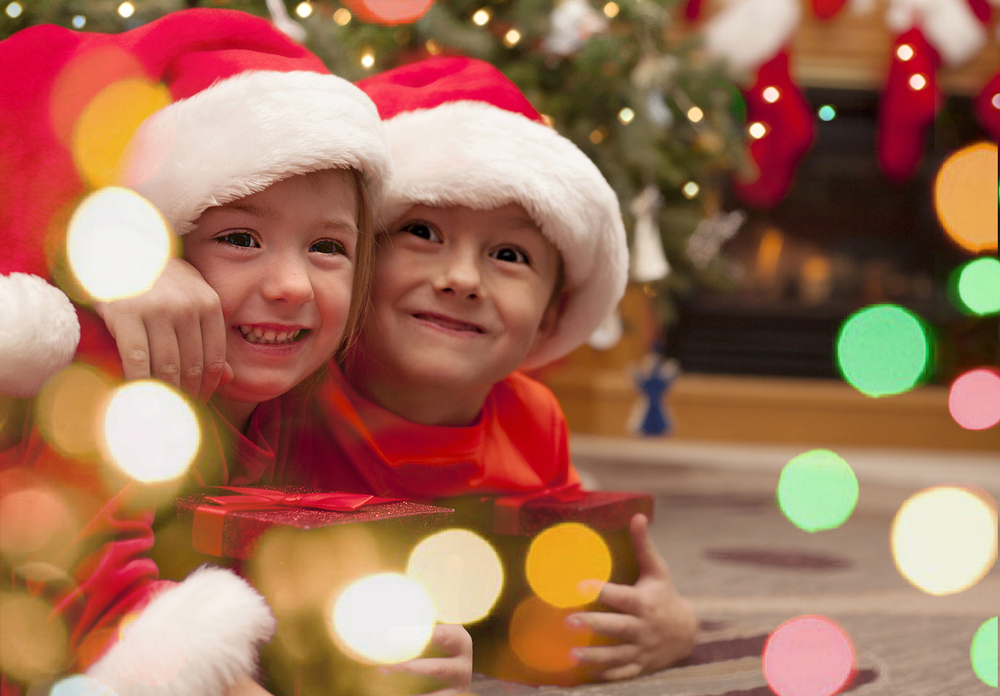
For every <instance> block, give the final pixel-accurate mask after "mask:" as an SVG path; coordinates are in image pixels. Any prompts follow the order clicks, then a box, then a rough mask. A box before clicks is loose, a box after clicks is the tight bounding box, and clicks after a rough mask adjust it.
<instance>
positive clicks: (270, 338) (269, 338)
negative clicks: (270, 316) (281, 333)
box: [264, 329, 274, 343]
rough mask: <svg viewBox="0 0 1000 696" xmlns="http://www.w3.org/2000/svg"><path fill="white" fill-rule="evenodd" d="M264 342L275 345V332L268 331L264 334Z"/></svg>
mask: <svg viewBox="0 0 1000 696" xmlns="http://www.w3.org/2000/svg"><path fill="white" fill-rule="evenodd" d="M264 340H265V341H268V342H269V343H273V342H274V331H272V330H271V329H268V330H267V331H265V332H264Z"/></svg>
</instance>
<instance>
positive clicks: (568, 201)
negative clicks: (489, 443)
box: [383, 101, 628, 369]
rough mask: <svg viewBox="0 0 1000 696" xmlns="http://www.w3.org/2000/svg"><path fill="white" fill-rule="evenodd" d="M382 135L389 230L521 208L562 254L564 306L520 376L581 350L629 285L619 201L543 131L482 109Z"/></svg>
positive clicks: (569, 146)
mask: <svg viewBox="0 0 1000 696" xmlns="http://www.w3.org/2000/svg"><path fill="white" fill-rule="evenodd" d="M386 130H387V132H388V135H389V143H390V145H391V146H392V156H393V164H394V167H395V170H394V173H393V178H392V179H390V181H389V186H388V190H387V192H386V206H385V209H384V211H383V217H384V218H385V219H386V220H387V221H392V220H394V219H395V218H397V217H398V216H399V215H402V214H403V213H404V212H405V211H406V209H407V208H409V207H410V206H412V205H415V204H418V203H422V204H425V205H432V206H448V205H464V206H467V207H469V208H474V209H479V210H488V209H491V208H497V207H500V206H503V205H506V204H508V203H519V204H521V205H522V206H523V207H524V209H525V210H526V211H527V212H528V214H529V215H531V216H532V218H533V219H534V220H535V222H536V223H537V224H538V226H539V227H540V228H541V231H542V234H544V235H545V236H546V237H547V238H548V239H549V241H551V242H552V243H553V244H554V245H555V246H556V248H557V249H559V252H560V253H561V254H562V259H563V266H564V268H565V284H564V290H565V291H566V293H567V295H568V298H567V303H566V305H565V307H564V309H563V312H562V314H561V315H560V317H559V319H558V323H557V324H556V328H555V331H554V333H553V334H552V335H551V336H550V337H549V338H548V339H546V340H545V341H544V342H542V343H540V344H539V345H538V346H536V348H535V350H534V351H532V353H531V355H529V356H528V358H527V360H526V361H525V363H524V365H523V367H524V368H525V369H531V368H535V367H539V366H541V365H544V364H546V363H548V362H551V361H553V360H556V359H558V358H560V357H562V356H563V355H565V354H566V353H568V352H570V351H571V350H573V349H574V348H576V347H578V346H579V345H581V344H582V343H583V342H584V341H586V340H587V337H588V336H590V334H591V333H593V331H594V329H595V328H597V326H598V324H600V323H601V321H602V320H603V319H604V317H606V316H607V315H608V314H609V313H610V312H611V311H612V310H613V309H614V308H615V306H616V305H617V304H618V300H620V299H621V296H622V295H623V294H624V292H625V283H626V281H627V276H628V247H627V244H626V241H625V227H624V225H623V224H622V218H621V210H620V208H619V205H618V196H617V195H616V194H615V192H614V190H612V188H611V186H610V185H609V184H608V182H607V181H606V180H605V179H604V176H603V175H602V174H601V172H600V170H598V168H597V167H596V166H595V165H594V163H593V162H591V161H590V159H589V158H588V157H587V156H586V155H585V154H583V152H581V151H580V149H579V148H577V147H576V145H574V144H573V143H572V142H571V141H570V140H568V139H567V138H564V137H563V136H561V135H559V134H558V133H557V132H556V131H555V130H553V129H551V128H549V127H548V126H545V125H542V124H541V123H537V122H535V121H532V120H530V119H528V118H526V117H525V116H522V115H520V114H516V113H514V112H511V111H507V110H505V109H500V108H497V107H495V106H491V105H490V104H486V103H484V102H476V101H458V102H448V103H446V104H442V105H441V106H437V107H435V108H433V109H423V110H418V111H410V112H405V113H401V114H399V115H398V116H395V117H394V118H391V119H389V120H388V121H386Z"/></svg>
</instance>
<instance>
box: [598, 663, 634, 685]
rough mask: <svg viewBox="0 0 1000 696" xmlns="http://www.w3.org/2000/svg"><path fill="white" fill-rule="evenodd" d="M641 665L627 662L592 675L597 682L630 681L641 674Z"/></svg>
mask: <svg viewBox="0 0 1000 696" xmlns="http://www.w3.org/2000/svg"><path fill="white" fill-rule="evenodd" d="M642 669H643V668H642V665H641V664H639V663H638V662H628V663H626V664H624V665H616V666H615V667H609V668H608V669H605V670H603V671H601V672H598V673H597V674H596V675H594V677H595V679H597V680H599V681H608V682H610V681H618V680H620V679H632V678H633V677H638V676H639V675H640V674H642Z"/></svg>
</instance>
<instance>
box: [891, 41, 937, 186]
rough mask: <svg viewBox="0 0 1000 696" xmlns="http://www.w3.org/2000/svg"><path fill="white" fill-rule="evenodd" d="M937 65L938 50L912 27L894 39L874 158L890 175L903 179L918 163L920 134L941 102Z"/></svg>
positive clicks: (921, 150)
mask: <svg viewBox="0 0 1000 696" xmlns="http://www.w3.org/2000/svg"><path fill="white" fill-rule="evenodd" d="M940 65H941V58H940V56H939V55H938V52H937V51H936V50H934V47H933V46H931V45H930V44H929V43H928V42H927V39H925V38H924V35H923V33H922V32H921V31H920V30H919V29H917V28H916V27H914V28H913V29H910V30H909V31H906V32H904V33H902V34H900V35H899V37H898V38H897V39H896V43H895V45H894V46H893V49H892V67H890V68H889V80H888V82H887V83H886V86H885V90H884V91H883V92H882V102H881V104H880V106H879V120H878V133H877V141H878V161H879V164H880V165H881V167H882V171H883V172H885V174H886V176H888V177H889V178H890V179H893V180H895V181H904V180H906V179H908V178H909V177H910V176H911V175H912V174H913V172H914V171H916V169H917V165H918V164H920V155H921V153H922V152H923V149H924V134H925V133H926V131H927V127H928V126H930V125H931V124H932V123H933V122H934V117H935V116H936V115H937V111H938V108H940V105H941V93H940V92H939V91H938V88H937V81H936V79H935V77H934V75H935V73H936V72H937V69H938V67H939V66H940Z"/></svg>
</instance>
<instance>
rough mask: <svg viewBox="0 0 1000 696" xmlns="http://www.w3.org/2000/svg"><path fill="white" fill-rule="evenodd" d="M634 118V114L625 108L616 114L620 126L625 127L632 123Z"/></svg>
mask: <svg viewBox="0 0 1000 696" xmlns="http://www.w3.org/2000/svg"><path fill="white" fill-rule="evenodd" d="M634 118H635V112H634V111H632V109H630V108H628V107H627V106H626V107H625V108H624V109H622V110H621V111H619V112H618V120H619V121H621V122H622V125H627V124H629V123H632V119H634Z"/></svg>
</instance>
